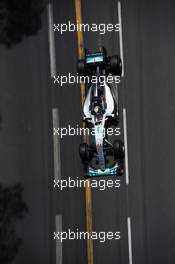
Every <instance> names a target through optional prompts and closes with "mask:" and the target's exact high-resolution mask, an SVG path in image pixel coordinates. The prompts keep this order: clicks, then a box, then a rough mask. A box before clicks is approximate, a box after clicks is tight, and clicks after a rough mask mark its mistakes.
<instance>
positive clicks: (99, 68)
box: [77, 48, 124, 177]
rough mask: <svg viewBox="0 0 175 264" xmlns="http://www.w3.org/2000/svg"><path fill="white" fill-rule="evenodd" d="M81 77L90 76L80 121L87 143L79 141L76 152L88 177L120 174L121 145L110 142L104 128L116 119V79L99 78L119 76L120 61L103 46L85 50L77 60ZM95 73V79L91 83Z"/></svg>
mask: <svg viewBox="0 0 175 264" xmlns="http://www.w3.org/2000/svg"><path fill="white" fill-rule="evenodd" d="M77 71H78V74H79V75H80V76H89V77H90V82H89V83H86V90H87V94H86V98H85V101H84V105H83V121H84V122H85V127H86V128H89V130H90V134H89V143H88V144H87V143H81V144H80V146H79V154H80V157H81V160H82V163H83V164H84V168H85V173H86V176H88V177H93V176H103V175H122V174H123V173H124V166H123V160H124V144H123V142H122V141H121V140H119V139H115V140H114V142H113V144H112V143H111V142H109V139H108V133H107V132H106V131H107V128H109V127H110V126H111V125H112V124H114V123H115V124H118V122H119V106H118V92H117V91H118V90H117V85H116V83H115V82H112V83H111V84H109V83H108V82H107V81H106V80H107V79H103V80H105V81H104V82H100V78H101V77H102V76H103V77H105V78H106V77H108V76H111V77H114V76H121V72H122V63H121V59H120V57H119V56H117V55H116V56H110V57H108V56H107V52H106V49H105V48H101V49H100V51H99V52H95V53H89V52H88V51H87V50H86V51H85V57H84V59H82V60H78V64H77ZM94 76H96V77H97V79H96V80H97V82H96V83H92V78H93V77H94Z"/></svg>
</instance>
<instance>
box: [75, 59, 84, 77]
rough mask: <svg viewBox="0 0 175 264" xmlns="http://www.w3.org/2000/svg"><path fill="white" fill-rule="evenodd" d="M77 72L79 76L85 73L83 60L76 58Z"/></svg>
mask: <svg viewBox="0 0 175 264" xmlns="http://www.w3.org/2000/svg"><path fill="white" fill-rule="evenodd" d="M77 72H78V74H79V75H81V76H84V75H86V69H85V61H84V60H78V62H77Z"/></svg>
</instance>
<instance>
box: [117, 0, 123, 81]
mask: <svg viewBox="0 0 175 264" xmlns="http://www.w3.org/2000/svg"><path fill="white" fill-rule="evenodd" d="M117 7H118V22H119V24H120V30H119V44H120V58H121V60H122V75H121V76H122V77H123V76H124V73H125V71H124V69H125V67H124V55H123V33H122V28H123V27H122V11H121V3H120V1H118V2H117Z"/></svg>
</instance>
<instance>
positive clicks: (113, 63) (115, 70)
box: [109, 55, 122, 76]
mask: <svg viewBox="0 0 175 264" xmlns="http://www.w3.org/2000/svg"><path fill="white" fill-rule="evenodd" d="M109 64H110V67H109V71H110V73H111V74H112V75H118V76H121V73H122V61H121V59H120V57H119V56H118V55H114V56H111V57H110V58H109Z"/></svg>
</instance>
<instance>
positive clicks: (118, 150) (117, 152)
mask: <svg viewBox="0 0 175 264" xmlns="http://www.w3.org/2000/svg"><path fill="white" fill-rule="evenodd" d="M113 150H114V158H115V160H117V159H123V158H124V156H125V147H124V144H123V142H122V141H121V140H115V141H114V143H113Z"/></svg>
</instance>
